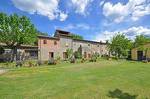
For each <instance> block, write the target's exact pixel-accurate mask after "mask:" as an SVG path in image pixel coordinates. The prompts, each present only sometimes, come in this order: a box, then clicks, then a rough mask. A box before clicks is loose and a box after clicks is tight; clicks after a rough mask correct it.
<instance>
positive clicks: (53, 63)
mask: <svg viewBox="0 0 150 99" xmlns="http://www.w3.org/2000/svg"><path fill="white" fill-rule="evenodd" d="M56 64H57V62H56V60H54V59H50V60H49V61H48V65H56Z"/></svg>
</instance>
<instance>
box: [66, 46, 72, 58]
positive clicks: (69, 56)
mask: <svg viewBox="0 0 150 99" xmlns="http://www.w3.org/2000/svg"><path fill="white" fill-rule="evenodd" d="M66 52H67V57H68V59H70V58H71V57H72V55H73V50H72V49H69V48H68V49H67V50H66Z"/></svg>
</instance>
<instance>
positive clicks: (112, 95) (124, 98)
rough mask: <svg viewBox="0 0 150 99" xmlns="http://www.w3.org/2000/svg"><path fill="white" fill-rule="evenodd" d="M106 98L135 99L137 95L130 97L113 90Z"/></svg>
mask: <svg viewBox="0 0 150 99" xmlns="http://www.w3.org/2000/svg"><path fill="white" fill-rule="evenodd" d="M107 96H108V97H110V98H118V99H136V98H137V96H138V95H130V94H129V93H124V92H122V90H120V89H115V90H114V91H109V92H108V95H107Z"/></svg>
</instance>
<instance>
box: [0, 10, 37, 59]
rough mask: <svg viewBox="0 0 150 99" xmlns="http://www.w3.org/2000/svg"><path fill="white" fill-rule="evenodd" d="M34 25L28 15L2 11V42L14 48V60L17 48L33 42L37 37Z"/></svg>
mask: <svg viewBox="0 0 150 99" xmlns="http://www.w3.org/2000/svg"><path fill="white" fill-rule="evenodd" d="M36 31H37V30H36V29H35V27H34V25H33V24H32V23H31V21H30V19H29V18H27V17H26V16H18V15H17V14H12V15H10V16H8V15H6V14H5V13H0V42H2V43H5V44H6V45H7V46H8V47H9V48H11V49H12V53H13V55H12V60H14V57H15V55H16V58H17V49H18V48H19V47H20V46H21V45H22V44H33V43H34V42H35V41H36V39H37V33H36Z"/></svg>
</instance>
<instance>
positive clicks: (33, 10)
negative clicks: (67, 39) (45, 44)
mask: <svg viewBox="0 0 150 99" xmlns="http://www.w3.org/2000/svg"><path fill="white" fill-rule="evenodd" d="M0 12H4V13H7V14H13V13H17V14H19V15H25V16H27V17H29V18H30V19H31V21H32V23H33V24H34V25H35V27H36V28H37V29H38V30H39V31H41V32H46V33H48V34H49V35H50V36H52V35H53V33H54V32H55V30H56V29H62V30H66V31H70V32H72V33H76V34H79V35H82V36H83V37H84V38H85V39H88V40H96V41H100V40H102V41H105V40H107V39H110V38H112V36H113V35H115V34H116V33H118V32H121V33H124V34H125V35H126V36H127V37H129V38H130V39H133V38H134V37H135V36H136V35H140V34H144V35H147V36H150V21H149V20H150V0H1V1H0Z"/></svg>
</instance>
